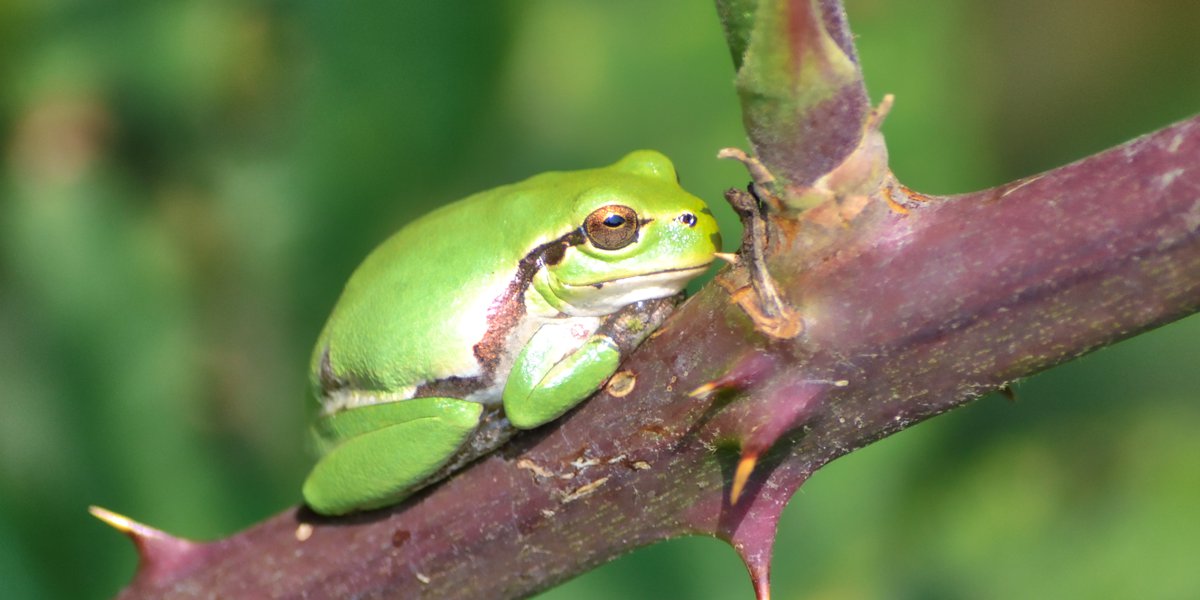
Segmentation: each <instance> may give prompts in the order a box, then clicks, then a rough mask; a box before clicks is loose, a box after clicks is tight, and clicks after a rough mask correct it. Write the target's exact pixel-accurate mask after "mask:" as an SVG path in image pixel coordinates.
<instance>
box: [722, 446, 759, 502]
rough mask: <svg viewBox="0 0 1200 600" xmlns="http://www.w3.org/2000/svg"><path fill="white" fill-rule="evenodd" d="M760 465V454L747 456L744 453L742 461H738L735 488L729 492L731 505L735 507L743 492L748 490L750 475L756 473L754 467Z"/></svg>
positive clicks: (734, 478) (734, 476)
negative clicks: (747, 484) (747, 483)
mask: <svg viewBox="0 0 1200 600" xmlns="http://www.w3.org/2000/svg"><path fill="white" fill-rule="evenodd" d="M756 464H758V453H753V454H747V453H746V452H745V451H744V450H743V451H742V459H741V460H739V461H738V466H737V470H736V471H734V473H733V486H732V487H731V488H730V490H729V504H730V505H731V506H732V505H735V504H737V502H738V498H740V497H741V495H742V490H744V489H746V481H748V480H749V479H750V474H751V473H753V472H754V465H756Z"/></svg>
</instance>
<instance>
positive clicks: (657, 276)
mask: <svg viewBox="0 0 1200 600" xmlns="http://www.w3.org/2000/svg"><path fill="white" fill-rule="evenodd" d="M709 264H710V263H705V264H703V265H699V266H693V267H683V268H679V269H666V270H663V271H655V272H653V273H644V274H641V275H633V276H629V277H619V278H615V279H608V280H604V281H597V282H592V283H587V284H581V285H572V284H569V283H566V282H564V281H562V280H561V279H559V278H557V277H555V276H554V274H553V273H551V272H550V271H549V270H548V269H540V270H539V271H538V272H537V273H536V274H535V275H534V277H533V281H532V284H533V285H532V288H533V289H532V290H531V292H532V293H531V294H530V298H529V300H530V302H529V304H531V305H538V304H543V303H544V305H546V306H549V307H550V308H553V309H554V310H555V311H557V312H559V313H561V314H564V315H567V316H572V317H599V316H603V315H608V314H612V313H614V312H617V311H618V310H620V309H621V307H623V306H626V305H628V304H633V303H634V302H641V301H643V300H653V299H655V298H666V297H668V296H674V295H675V294H678V293H679V291H680V290H682V289H683V288H684V286H686V285H687V283H688V282H689V281H691V280H692V279H695V278H696V276H698V275H700V274H701V273H703V272H704V271H705V270H706V269H708V265H709Z"/></svg>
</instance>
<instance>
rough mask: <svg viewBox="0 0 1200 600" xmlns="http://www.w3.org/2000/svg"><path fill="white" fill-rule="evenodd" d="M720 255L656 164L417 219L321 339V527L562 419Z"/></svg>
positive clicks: (615, 169) (479, 199)
mask: <svg viewBox="0 0 1200 600" xmlns="http://www.w3.org/2000/svg"><path fill="white" fill-rule="evenodd" d="M720 246H721V238H720V233H719V232H718V230H717V223H716V221H715V220H714V219H713V217H712V214H711V213H710V212H709V210H708V208H707V206H706V205H705V204H704V202H703V201H702V200H700V199H699V198H697V197H695V196H693V195H691V194H689V193H687V192H685V191H684V190H683V189H682V188H681V187H680V186H679V183H678V179H677V177H676V174H675V167H674V165H672V164H671V162H670V160H668V159H667V157H665V156H663V155H662V154H659V153H658V152H654V151H649V150H639V151H636V152H633V153H630V154H629V155H627V156H625V157H624V158H622V159H621V160H619V161H618V162H616V163H615V164H612V165H609V166H607V167H602V168H598V169H589V170H582V171H569V172H550V173H543V174H541V175H537V176H534V177H531V178H529V179H526V180H525V181H522V182H519V183H514V184H511V185H505V186H501V187H498V188H496V189H493V190H489V191H485V192H481V193H478V194H475V195H472V196H469V197H467V198H465V199H463V200H459V201H458V202H454V203H452V204H448V205H446V206H444V207H442V208H440V209H438V210H435V211H433V212H431V213H429V214H427V215H425V216H424V217H421V218H420V219H417V220H416V221H413V222H412V223H410V224H409V225H407V226H405V227H404V228H402V229H400V230H399V231H398V232H397V233H395V234H394V235H392V237H390V238H389V239H388V240H386V241H385V242H383V244H382V245H380V246H379V247H378V248H376V249H375V250H374V251H373V252H372V253H371V254H370V255H369V256H367V258H366V260H365V261H364V262H363V263H362V264H361V265H360V266H359V267H358V269H357V270H355V272H354V274H353V275H352V276H351V277H350V280H349V282H347V284H346V287H345V290H344V291H343V292H342V295H341V298H340V299H339V300H338V302H337V304H336V306H335V307H334V309H333V313H332V314H331V315H330V317H329V320H328V322H327V323H326V325H325V328H324V330H323V331H322V332H321V335H320V338H319V339H318V340H317V344H316V348H315V349H314V351H313V358H312V364H311V380H312V385H313V389H314V390H315V393H316V395H317V396H318V398H319V400H320V403H321V408H320V411H319V414H318V416H317V419H316V422H315V424H314V425H313V432H314V438H315V440H316V446H317V451H318V453H319V454H320V459H319V460H318V462H317V463H316V465H315V466H314V467H313V469H312V472H311V473H310V474H309V475H308V478H307V480H306V481H305V482H304V487H303V494H304V499H305V501H306V502H307V503H308V505H309V506H310V507H312V508H313V509H314V510H315V511H317V512H319V513H323V514H328V515H339V514H345V513H348V512H352V511H356V510H369V509H373V508H379V507H383V506H387V505H389V504H394V503H396V502H399V501H401V500H403V499H405V498H406V497H408V496H409V495H411V494H412V493H413V492H415V491H417V490H418V489H420V488H422V487H424V486H426V485H428V484H430V483H432V482H434V481H436V480H438V479H441V478H442V477H445V476H446V475H447V474H448V473H449V471H451V470H453V469H455V468H457V467H458V466H461V465H462V464H463V463H465V462H466V461H468V460H472V459H474V458H477V457H478V456H480V455H482V454H483V453H485V452H487V451H490V450H492V449H495V448H496V447H498V446H499V445H500V444H502V443H503V442H504V441H505V440H507V439H508V437H509V436H511V435H512V433H513V432H515V431H516V430H521V429H531V428H535V427H538V426H540V425H543V424H545V423H548V422H550V421H552V420H554V419H556V418H558V417H559V416H561V415H562V414H563V413H565V412H567V411H568V410H570V409H571V408H572V407H574V406H575V405H577V404H579V403H580V402H582V401H583V400H584V399H585V398H587V397H588V396H590V395H591V394H592V393H593V392H595V391H596V390H597V389H599V388H600V387H601V386H602V385H603V384H604V383H605V382H606V381H607V380H608V378H609V377H610V376H611V375H612V374H613V373H614V372H615V371H616V369H617V366H618V364H619V363H620V361H621V354H622V352H628V351H629V350H630V349H631V348H632V347H634V346H636V345H637V343H640V341H641V340H642V339H644V338H645V337H646V336H647V335H648V334H649V333H650V331H651V330H652V329H653V327H655V326H657V324H658V322H661V320H662V317H663V316H665V313H663V312H661V311H658V312H656V310H657V309H656V308H654V306H655V305H654V304H653V303H654V302H660V303H661V302H663V301H664V300H663V299H671V298H673V297H675V296H676V295H678V294H679V293H680V291H681V290H682V289H683V287H684V286H685V285H686V284H687V282H688V281H689V280H691V279H692V278H694V277H696V276H697V275H699V274H701V273H702V272H704V271H705V269H706V268H707V267H708V265H709V264H710V263H711V262H712V260H713V253H714V252H718V251H720ZM672 306H673V304H672Z"/></svg>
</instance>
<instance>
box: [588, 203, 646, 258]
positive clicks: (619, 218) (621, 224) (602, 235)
mask: <svg viewBox="0 0 1200 600" xmlns="http://www.w3.org/2000/svg"><path fill="white" fill-rule="evenodd" d="M640 225H641V224H640V223H639V222H638V214H637V211H635V210H633V209H632V208H629V207H628V206H622V205H620V204H610V205H608V206H604V207H601V208H598V209H596V210H595V211H593V212H592V214H590V215H588V216H587V219H584V221H583V233H584V234H586V235H587V238H588V240H590V241H591V242H592V245H593V246H595V247H597V248H599V249H601V250H619V249H621V248H624V247H625V246H628V245H629V244H632V243H633V242H634V241H636V240H637V233H638V227H639V226H640Z"/></svg>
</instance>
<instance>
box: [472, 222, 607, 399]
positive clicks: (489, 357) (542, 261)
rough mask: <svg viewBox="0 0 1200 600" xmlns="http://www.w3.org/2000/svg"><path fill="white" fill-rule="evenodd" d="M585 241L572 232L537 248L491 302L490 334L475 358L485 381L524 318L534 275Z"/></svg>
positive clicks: (575, 231) (489, 315) (579, 230)
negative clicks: (572, 247) (515, 328)
mask: <svg viewBox="0 0 1200 600" xmlns="http://www.w3.org/2000/svg"><path fill="white" fill-rule="evenodd" d="M586 240H587V237H586V236H584V234H583V230H582V229H573V230H571V232H570V233H567V234H566V235H564V236H562V237H560V238H558V239H556V240H553V241H550V242H546V243H545V244H542V245H541V246H538V247H537V248H534V249H533V250H532V251H531V252H530V253H529V254H526V255H525V257H524V258H522V259H521V261H520V262H518V263H517V275H516V277H513V280H512V281H510V282H508V288H506V289H505V290H504V293H503V294H501V295H500V296H499V297H498V298H496V299H495V300H493V301H492V306H491V308H489V309H488V329H487V333H485V334H483V339H482V340H480V341H479V343H478V344H475V347H474V351H475V359H476V360H478V361H479V366H480V367H481V368H482V369H483V372H484V379H486V380H491V376H492V374H493V373H494V372H495V369H496V364H497V363H498V362H499V360H500V357H501V356H503V354H504V347H505V345H506V342H507V337H508V332H510V331H512V329H513V328H514V327H516V326H517V323H519V322H520V321H521V317H524V316H525V292H526V290H528V289H529V286H530V284H532V283H533V276H534V274H535V273H537V271H538V269H540V268H542V267H543V266H546V265H556V264H558V263H559V262H561V261H562V259H563V257H564V256H565V255H566V253H567V248H570V247H571V246H578V245H579V244H582V243H584V241H586Z"/></svg>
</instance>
